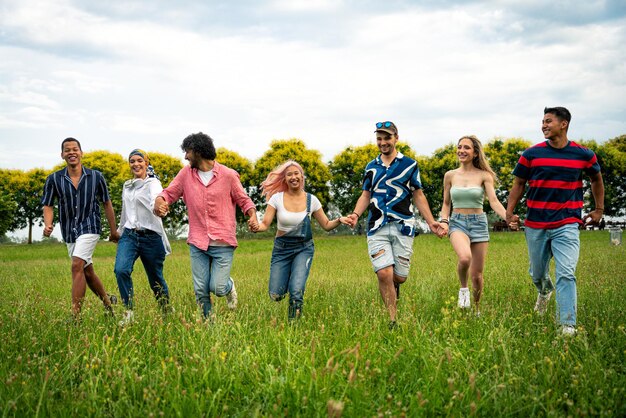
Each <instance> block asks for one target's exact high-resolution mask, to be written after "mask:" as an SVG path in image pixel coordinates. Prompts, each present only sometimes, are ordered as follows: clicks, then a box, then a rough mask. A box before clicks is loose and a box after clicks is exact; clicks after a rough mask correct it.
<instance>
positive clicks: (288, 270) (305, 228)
mask: <svg viewBox="0 0 626 418" xmlns="http://www.w3.org/2000/svg"><path fill="white" fill-rule="evenodd" d="M310 215H311V195H310V194H309V193H307V195H306V216H305V217H304V219H303V220H302V222H300V223H299V224H298V225H297V226H296V227H295V228H294V229H293V230H292V231H289V232H287V233H286V234H285V235H282V236H280V237H276V239H275V240H274V249H273V250H272V263H271V266H270V283H269V294H270V298H272V300H274V301H277V302H278V301H280V300H282V299H283V298H284V297H285V295H286V294H287V292H289V310H288V313H289V315H288V317H289V319H294V318H295V317H296V316H297V315H300V314H301V313H302V304H303V298H304V288H305V286H306V281H307V279H308V278H309V271H310V270H311V262H312V261H313V253H314V251H315V247H314V245H313V234H312V231H311V218H310Z"/></svg>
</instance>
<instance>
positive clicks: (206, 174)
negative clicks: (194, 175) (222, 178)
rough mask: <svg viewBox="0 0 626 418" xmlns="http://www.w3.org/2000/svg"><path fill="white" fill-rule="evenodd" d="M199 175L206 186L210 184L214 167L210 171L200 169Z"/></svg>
mask: <svg viewBox="0 0 626 418" xmlns="http://www.w3.org/2000/svg"><path fill="white" fill-rule="evenodd" d="M198 176H200V180H201V181H202V184H204V185H205V186H206V185H208V184H209V182H210V181H211V179H212V178H213V169H211V170H209V171H200V170H198Z"/></svg>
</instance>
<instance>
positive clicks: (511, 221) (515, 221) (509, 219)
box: [506, 213, 519, 231]
mask: <svg viewBox="0 0 626 418" xmlns="http://www.w3.org/2000/svg"><path fill="white" fill-rule="evenodd" d="M506 223H507V224H508V225H509V228H511V230H512V231H519V216H518V215H513V214H511V213H507V214H506Z"/></svg>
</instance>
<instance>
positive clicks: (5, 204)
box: [0, 170, 17, 237]
mask: <svg viewBox="0 0 626 418" xmlns="http://www.w3.org/2000/svg"><path fill="white" fill-rule="evenodd" d="M11 171H17V170H0V237H3V236H4V235H5V234H6V233H7V232H8V231H11V226H12V225H13V220H14V219H15V215H16V213H15V212H16V211H17V203H16V202H15V200H14V199H13V195H12V193H10V192H9V189H10V184H9V180H10V178H11V175H10V174H9V173H10V172H11Z"/></svg>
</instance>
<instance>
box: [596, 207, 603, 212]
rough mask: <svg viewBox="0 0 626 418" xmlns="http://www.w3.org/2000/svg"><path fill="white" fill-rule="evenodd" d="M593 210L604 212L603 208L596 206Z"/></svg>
mask: <svg viewBox="0 0 626 418" xmlns="http://www.w3.org/2000/svg"><path fill="white" fill-rule="evenodd" d="M595 210H601V211H602V212H604V208H596V209H595Z"/></svg>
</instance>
